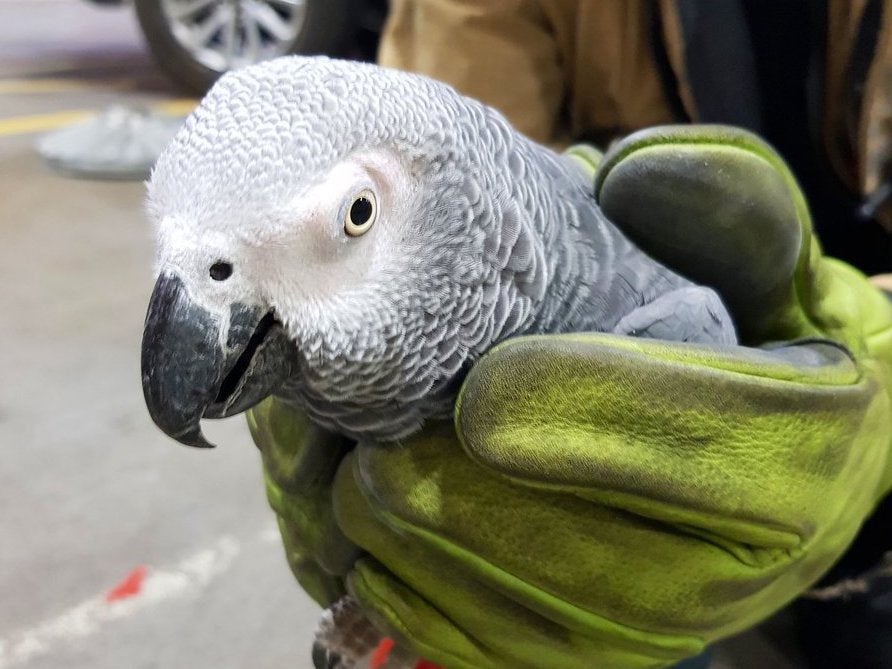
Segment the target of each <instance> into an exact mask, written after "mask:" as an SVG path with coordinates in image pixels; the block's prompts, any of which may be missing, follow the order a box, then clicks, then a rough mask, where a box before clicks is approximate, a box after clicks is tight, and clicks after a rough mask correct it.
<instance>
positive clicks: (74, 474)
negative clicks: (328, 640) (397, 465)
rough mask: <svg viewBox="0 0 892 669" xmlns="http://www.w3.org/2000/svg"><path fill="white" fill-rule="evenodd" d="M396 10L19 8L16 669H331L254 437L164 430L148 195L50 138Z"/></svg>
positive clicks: (2, 402) (756, 652) (12, 580)
mask: <svg viewBox="0 0 892 669" xmlns="http://www.w3.org/2000/svg"><path fill="white" fill-rule="evenodd" d="M100 5H104V6H100ZM385 10H386V2H385V1H384V0H378V1H374V2H367V3H357V2H350V3H349V7H348V2H347V1H346V0H344V1H343V2H341V1H340V0H324V1H321V2H320V1H318V0H317V1H316V2H312V1H307V2H302V1H299V0H270V1H269V2H261V1H260V0H240V1H228V0H224V1H219V0H151V1H147V0H135V2H133V3H130V2H120V3H119V2H114V1H113V2H103V3H96V2H90V1H89V0H0V213H2V215H0V286H2V289H0V323H2V326H0V371H2V383H0V449H2V450H0V669H7V668H9V669H11V668H13V667H31V668H38V667H40V668H43V667H46V668H50V667H91V668H97V669H100V668H112V667H114V668H121V667H215V668H218V669H226V668H230V667H232V668H235V667H291V668H297V669H302V668H309V667H311V666H312V663H311V662H310V659H309V649H310V644H311V638H312V630H313V628H314V626H315V623H316V617H317V615H318V608H317V607H316V606H315V605H314V604H313V603H312V602H311V601H310V600H309V599H308V598H307V597H306V596H305V595H304V594H303V593H302V591H301V590H300V589H299V588H298V587H297V585H296V584H295V583H294V581H293V579H292V576H291V574H290V572H289V570H288V567H287V565H286V562H285V559H284V556H283V554H282V548H281V545H280V543H279V539H278V534H277V531H276V528H275V524H274V521H273V516H272V513H271V511H269V510H268V507H267V504H266V500H265V498H264V493H263V486H262V481H261V475H260V463H259V458H258V457H257V454H256V452H255V449H254V447H253V445H252V444H251V442H250V439H249V437H248V434H247V429H246V427H245V425H244V422H243V420H242V419H239V418H236V419H231V420H228V421H223V422H216V423H212V424H210V425H207V428H206V429H207V433H208V436H209V437H210V439H211V440H212V441H213V442H215V443H217V444H218V445H219V448H218V449H216V450H214V451H210V452H206V451H198V450H191V449H187V448H183V447H181V446H179V445H177V444H175V443H174V442H172V441H171V440H169V439H167V438H166V437H165V436H164V435H162V434H161V432H160V431H158V430H157V429H156V428H155V427H154V426H153V425H152V423H151V421H150V419H149V417H148V415H147V413H146V409H145V405H144V403H143V398H142V391H141V388H140V382H139V346H140V337H141V333H142V323H143V317H144V314H145V308H146V304H147V301H148V296H149V293H150V292H151V288H152V283H153V277H152V256H153V248H152V247H153V242H152V231H151V229H150V228H149V226H148V224H147V222H146V219H145V216H144V215H143V209H142V206H143V205H142V201H143V184H142V182H141V181H140V180H107V179H106V180H88V179H73V178H70V176H63V175H61V174H59V173H58V172H55V171H53V170H51V169H50V168H49V167H48V166H47V165H46V164H45V162H44V161H42V160H41V157H40V155H39V154H38V151H37V143H38V141H39V140H40V139H41V138H42V137H44V136H46V134H47V133H53V132H58V131H59V130H61V129H63V128H66V127H76V126H77V124H78V123H83V122H85V121H88V120H89V119H91V118H95V117H96V114H97V113H100V112H102V111H103V110H105V109H107V108H108V107H109V106H111V105H121V104H123V105H127V106H129V107H136V108H144V109H148V110H153V111H157V112H162V113H166V114H172V115H183V114H186V113H188V111H189V110H190V109H191V108H192V106H193V105H194V103H195V99H194V96H196V95H199V94H200V93H201V92H202V91H203V90H204V89H205V87H206V86H207V85H208V84H209V82H210V81H211V80H212V79H213V78H214V76H216V74H217V72H218V70H221V69H226V68H227V67H228V66H230V65H233V64H235V65H238V64H242V63H244V62H249V61H250V60H253V59H256V58H258V57H268V56H272V55H277V54H279V53H284V52H288V51H295V50H310V51H325V52H329V53H333V54H337V55H342V56H347V57H353V58H372V57H373V54H374V49H375V41H376V34H377V30H378V29H379V27H380V24H381V21H382V20H383V17H384V12H385ZM236 16H238V17H239V21H235V20H234V17H236ZM153 55H154V57H153ZM771 636H772V632H771V631H770V630H769V631H768V632H767V633H765V632H761V633H751V634H748V635H745V636H743V637H740V638H737V639H732V640H730V641H729V642H726V643H725V644H723V645H722V646H721V647H720V648H719V649H718V652H717V654H716V657H715V660H714V662H713V665H714V666H716V667H754V666H758V667H764V668H768V669H770V668H771V667H790V666H794V665H792V664H791V660H790V658H789V657H788V655H786V654H785V652H783V651H781V650H778V648H779V646H778V645H777V644H774V643H772V642H771V641H770V638H771Z"/></svg>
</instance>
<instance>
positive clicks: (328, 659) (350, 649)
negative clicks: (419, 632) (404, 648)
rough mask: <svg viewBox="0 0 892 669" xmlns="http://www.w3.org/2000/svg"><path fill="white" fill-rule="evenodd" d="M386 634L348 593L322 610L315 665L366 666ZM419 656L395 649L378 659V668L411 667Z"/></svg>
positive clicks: (324, 668) (330, 668) (332, 668)
mask: <svg viewBox="0 0 892 669" xmlns="http://www.w3.org/2000/svg"><path fill="white" fill-rule="evenodd" d="M382 637H383V635H382V634H381V632H379V631H378V629H377V628H376V627H375V626H374V625H373V624H372V621H371V620H369V619H368V617H367V616H366V615H365V613H364V612H363V611H362V609H361V608H360V607H359V604H358V603H357V602H356V600H355V599H353V598H352V597H349V596H345V597H341V598H340V599H339V600H338V601H336V602H335V603H334V604H332V605H331V606H330V607H328V608H327V609H325V610H324V611H323V612H322V615H321V616H320V618H319V624H318V626H317V627H316V639H315V642H314V643H313V666H314V667H316V669H352V668H353V667H357V666H365V665H364V664H363V661H365V660H367V659H368V658H369V657H371V656H372V655H373V654H375V650H376V648H378V646H379V644H380V643H381V640H382ZM416 660H417V658H409V657H407V656H405V655H404V654H403V653H402V652H401V651H400V650H399V649H396V648H394V649H392V650H390V652H388V653H386V657H382V658H376V659H375V662H374V664H375V667H376V668H377V669H409V668H411V667H414V666H415V664H416Z"/></svg>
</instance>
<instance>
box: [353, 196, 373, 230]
mask: <svg viewBox="0 0 892 669" xmlns="http://www.w3.org/2000/svg"><path fill="white" fill-rule="evenodd" d="M371 217H372V203H371V202H370V201H369V199H368V198H367V197H358V198H356V199H355V200H354V201H353V204H351V205H350V222H351V223H352V224H353V225H364V224H366V223H368V221H369V219H370V218H371Z"/></svg>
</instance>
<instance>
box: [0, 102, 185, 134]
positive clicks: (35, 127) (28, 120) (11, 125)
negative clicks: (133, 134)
mask: <svg viewBox="0 0 892 669" xmlns="http://www.w3.org/2000/svg"><path fill="white" fill-rule="evenodd" d="M196 104H197V102H196V101H195V100H168V101H165V102H159V103H155V104H152V105H150V106H151V107H152V109H155V110H157V111H159V112H161V113H162V114H170V115H172V116H184V115H186V114H188V113H189V112H191V111H192V110H193V109H194V108H195V105H196ZM97 113H98V112H97V111H91V110H88V109H74V110H69V111H62V112H53V113H49V114H33V115H29V116H14V117H12V118H5V119H0V137H8V136H10V135H26V134H28V133H33V132H46V131H47V130H55V129H56V128H61V127H64V126H66V125H72V124H73V123H77V122H78V121H84V120H86V119H88V118H90V117H91V116H95V115H96V114H97Z"/></svg>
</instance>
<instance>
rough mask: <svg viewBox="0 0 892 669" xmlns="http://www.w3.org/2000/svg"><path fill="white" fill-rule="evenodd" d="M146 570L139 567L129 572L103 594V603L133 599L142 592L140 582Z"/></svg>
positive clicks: (143, 578)
mask: <svg viewBox="0 0 892 669" xmlns="http://www.w3.org/2000/svg"><path fill="white" fill-rule="evenodd" d="M146 571H147V570H146V568H145V567H143V566H142V565H140V566H139V567H137V568H136V569H134V570H133V571H131V572H130V573H129V574H127V576H125V577H124V580H123V581H121V582H120V583H118V584H117V585H116V586H115V587H114V588H112V589H111V590H109V591H108V592H107V593H105V601H107V602H116V601H118V600H119V599H127V598H128V597H134V596H136V595H138V594H139V591H140V590H142V582H143V581H144V580H145V578H146Z"/></svg>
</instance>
